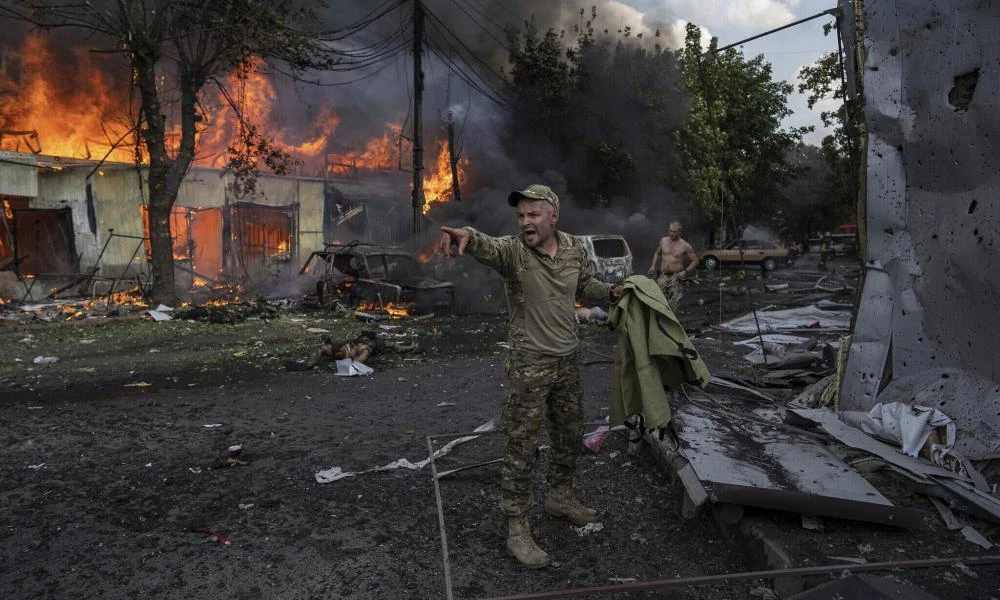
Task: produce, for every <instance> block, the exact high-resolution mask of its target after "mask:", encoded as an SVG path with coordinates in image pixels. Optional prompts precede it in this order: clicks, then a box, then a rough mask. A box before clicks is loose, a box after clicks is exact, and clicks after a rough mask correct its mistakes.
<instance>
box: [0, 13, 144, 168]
mask: <svg viewBox="0 0 1000 600" xmlns="http://www.w3.org/2000/svg"><path fill="white" fill-rule="evenodd" d="M20 58H21V69H20V71H21V72H20V76H21V81H20V83H18V82H17V81H15V80H13V78H11V77H10V74H8V77H7V78H6V79H7V81H5V82H0V129H5V130H8V131H18V132H24V133H21V134H19V135H11V134H8V135H2V134H0V149H3V150H14V151H18V152H35V153H42V154H49V155H53V156H65V157H73V158H93V159H101V158H104V156H105V155H106V154H109V153H110V155H109V156H108V158H109V159H111V160H116V161H123V162H129V161H132V160H133V156H134V150H133V148H132V147H131V146H130V145H129V144H130V141H131V138H130V136H128V132H129V130H130V127H129V126H128V125H126V124H125V120H124V119H123V118H122V117H123V116H124V113H120V114H115V112H114V111H115V110H117V108H118V107H121V106H124V105H125V104H126V99H125V98H124V97H121V96H120V95H118V94H116V92H115V88H116V86H115V84H114V82H113V81H111V79H110V78H109V77H108V76H107V75H105V74H104V73H103V72H102V71H101V69H100V67H99V66H98V65H96V64H95V63H94V61H93V60H92V58H91V55H90V54H89V53H88V52H86V51H83V50H78V51H76V52H74V54H73V58H74V59H75V61H76V64H75V65H74V66H73V67H72V68H71V69H68V70H69V71H71V73H66V72H65V71H66V70H64V69H58V68H53V65H61V64H64V63H63V62H61V61H60V60H58V59H56V57H55V56H54V54H53V52H52V50H51V48H50V47H49V45H48V44H47V43H46V40H45V38H44V37H43V36H42V35H41V34H39V33H34V34H30V35H28V36H27V37H26V38H25V42H24V47H23V50H22V52H21V56H20ZM4 87H7V88H8V89H6V90H5V89H2V88H4ZM119 143H121V145H118V144H119Z"/></svg>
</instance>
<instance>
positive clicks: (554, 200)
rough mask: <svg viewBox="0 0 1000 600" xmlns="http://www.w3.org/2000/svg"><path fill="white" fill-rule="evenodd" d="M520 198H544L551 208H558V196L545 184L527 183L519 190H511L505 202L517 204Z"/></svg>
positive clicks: (512, 204)
mask: <svg viewBox="0 0 1000 600" xmlns="http://www.w3.org/2000/svg"><path fill="white" fill-rule="evenodd" d="M522 198H527V199H529V200H545V201H546V202H548V203H549V204H551V205H552V207H553V208H555V209H556V210H559V196H556V193H555V192H553V191H552V188H550V187H549V186H547V185H542V184H540V183H536V184H534V185H529V186H528V187H526V188H524V189H523V190H521V191H513V192H511V193H510V195H509V196H507V203H508V204H510V205H511V206H517V203H518V202H520V201H521V199H522Z"/></svg>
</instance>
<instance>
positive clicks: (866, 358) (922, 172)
mask: <svg viewBox="0 0 1000 600" xmlns="http://www.w3.org/2000/svg"><path fill="white" fill-rule="evenodd" d="M864 15H865V21H866V30H865V35H864V44H865V52H866V58H865V64H864V65H863V77H864V90H865V114H866V122H867V126H868V160H867V163H868V164H867V167H868V182H867V194H868V202H867V209H868V220H867V225H868V235H869V237H868V263H867V276H866V280H865V285H864V290H863V296H862V299H861V302H860V305H859V306H860V308H859V312H858V316H857V321H856V324H855V335H854V340H853V343H852V346H851V355H850V358H849V359H848V363H847V368H846V373H845V376H844V379H843V387H842V392H841V408H842V409H844V410H868V409H869V408H871V407H872V406H873V405H874V404H876V403H877V402H891V401H900V402H907V403H910V404H919V405H925V406H932V407H934V408H938V409H940V410H941V411H943V412H945V413H946V414H948V415H949V416H951V417H952V418H954V419H956V421H957V422H958V428H959V444H958V445H957V446H956V449H957V451H958V452H959V453H960V454H963V455H965V456H967V457H969V458H986V457H996V456H1000V450H998V445H1000V359H998V358H997V353H996V350H995V346H994V344H995V342H996V340H997V339H1000V320H998V319H997V318H996V313H997V311H996V308H995V306H996V305H995V302H996V301H995V298H997V296H998V295H1000V272H998V271H994V269H997V268H998V267H1000V201H998V199H997V198H998V194H1000V169H998V168H997V166H996V161H997V157H998V156H1000V147H998V146H1000V119H997V118H996V116H995V115H996V114H997V109H998V106H997V104H998V103H1000V68H998V65H1000V46H998V45H997V44H996V33H995V32H996V31H998V30H1000V7H997V5H996V4H995V3H989V2H981V1H975V0H894V1H890V2H866V3H865V6H864Z"/></svg>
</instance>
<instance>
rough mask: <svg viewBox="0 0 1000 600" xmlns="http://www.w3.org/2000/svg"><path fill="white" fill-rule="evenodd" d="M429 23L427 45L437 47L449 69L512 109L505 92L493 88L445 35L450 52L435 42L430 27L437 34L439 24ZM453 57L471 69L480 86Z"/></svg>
mask: <svg viewBox="0 0 1000 600" xmlns="http://www.w3.org/2000/svg"><path fill="white" fill-rule="evenodd" d="M430 25H431V28H428V36H427V42H428V45H429V46H430V45H432V44H433V45H434V47H435V48H436V49H437V51H438V55H439V57H441V59H442V60H443V61H444V62H445V63H446V64H448V65H450V68H451V69H452V70H453V71H455V72H456V74H458V75H459V76H460V77H462V78H463V79H464V80H465V81H466V82H467V83H469V84H470V85H471V86H472V87H473V88H474V89H476V90H477V91H479V92H480V93H481V94H483V95H484V96H487V97H489V98H490V99H491V100H493V101H494V102H496V103H497V104H501V105H506V106H505V108H506V109H507V110H511V109H512V107H511V105H510V103H509V102H507V101H506V100H505V99H504V98H503V96H504V95H505V93H504V92H502V91H500V90H497V89H496V88H494V87H493V85H492V84H491V83H490V82H489V81H487V80H486V79H485V78H484V77H483V76H482V75H481V74H480V73H479V72H478V70H477V69H476V68H474V67H473V66H472V65H471V64H470V63H469V61H468V60H467V59H466V58H465V57H464V56H462V54H461V53H460V52H458V50H457V49H456V48H455V46H453V45H451V44H450V43H449V41H448V38H447V37H444V38H443V39H444V41H445V43H446V44H448V48H449V49H450V52H449V51H447V50H445V49H444V48H443V47H442V46H441V45H440V44H439V43H438V42H437V41H436V40H435V39H434V38H433V37H432V36H431V35H430V33H432V29H434V31H436V32H437V33H439V34H440V33H441V32H440V29H439V27H440V26H439V25H438V24H437V23H435V22H433V21H431V22H430ZM453 57H457V58H459V59H461V60H462V62H463V63H465V65H466V66H467V67H468V69H469V70H470V71H471V72H472V73H474V74H475V75H476V77H477V78H478V79H479V81H480V82H482V86H481V85H479V84H476V83H474V82H473V81H472V80H471V76H469V75H468V74H467V73H465V72H464V71H463V70H462V68H461V67H460V66H459V65H458V63H457V62H455V58H453ZM480 62H482V61H480ZM484 64H485V63H484ZM491 72H492V71H491ZM493 74H494V75H496V73H493ZM498 77H499V76H498ZM501 81H504V83H506V81H505V80H503V79H502V78H501ZM483 86H485V87H486V88H488V89H489V90H490V92H487V91H486V90H484V89H483Z"/></svg>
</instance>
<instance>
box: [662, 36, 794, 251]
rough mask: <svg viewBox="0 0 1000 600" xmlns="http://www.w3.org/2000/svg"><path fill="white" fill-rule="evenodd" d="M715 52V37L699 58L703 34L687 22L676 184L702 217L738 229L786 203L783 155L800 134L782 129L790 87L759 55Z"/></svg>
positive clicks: (788, 176) (786, 170)
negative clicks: (685, 109) (684, 111)
mask: <svg viewBox="0 0 1000 600" xmlns="http://www.w3.org/2000/svg"><path fill="white" fill-rule="evenodd" d="M716 48H717V40H716V39H714V38H713V39H712V41H711V43H710V45H709V50H708V52H705V53H704V54H703V53H702V45H701V29H700V28H699V27H698V26H697V25H694V24H690V23H689V24H688V26H687V36H686V39H685V47H684V58H683V63H684V71H683V76H682V79H681V86H682V88H683V89H684V90H685V91H686V92H687V95H688V101H689V102H690V112H689V114H688V118H687V121H686V123H685V124H684V127H683V128H681V129H680V130H679V131H677V132H676V134H675V139H676V145H677V151H678V155H679V162H680V168H679V169H678V170H677V171H675V177H674V178H673V181H674V183H675V185H676V187H677V189H678V191H680V192H681V194H682V195H683V196H684V197H685V198H687V199H688V200H689V201H690V202H691V203H692V205H693V206H694V207H695V208H696V209H697V210H699V211H700V212H702V213H703V214H704V215H705V217H706V218H708V219H710V220H713V221H718V220H720V219H723V220H724V224H725V226H726V227H727V228H728V227H731V228H732V231H737V232H738V231H740V230H741V229H742V228H743V226H745V225H747V224H750V223H753V222H759V221H766V220H769V219H770V217H772V216H773V215H774V214H775V212H776V211H778V210H780V209H781V207H782V206H783V204H784V203H785V200H786V198H785V197H784V194H783V186H784V184H786V183H787V182H788V181H789V180H790V179H791V178H792V177H793V176H794V175H795V172H794V169H792V168H791V167H790V165H789V164H788V162H787V157H788V155H789V152H790V151H791V150H792V149H793V148H794V147H795V145H796V144H797V143H798V141H799V140H800V139H801V137H802V133H803V131H804V130H802V129H791V130H786V129H782V127H781V121H782V119H784V118H785V117H786V116H788V115H789V114H791V110H790V109H789V108H788V105H787V98H788V94H790V93H791V92H792V89H793V88H792V85H791V84H788V83H786V82H783V81H775V80H774V79H773V78H772V73H771V65H770V64H768V63H766V62H764V57H763V56H762V55H760V56H757V57H755V58H752V59H749V60H748V59H745V58H744V57H743V55H742V53H740V52H737V51H736V50H735V49H728V50H724V51H721V52H718V51H716Z"/></svg>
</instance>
